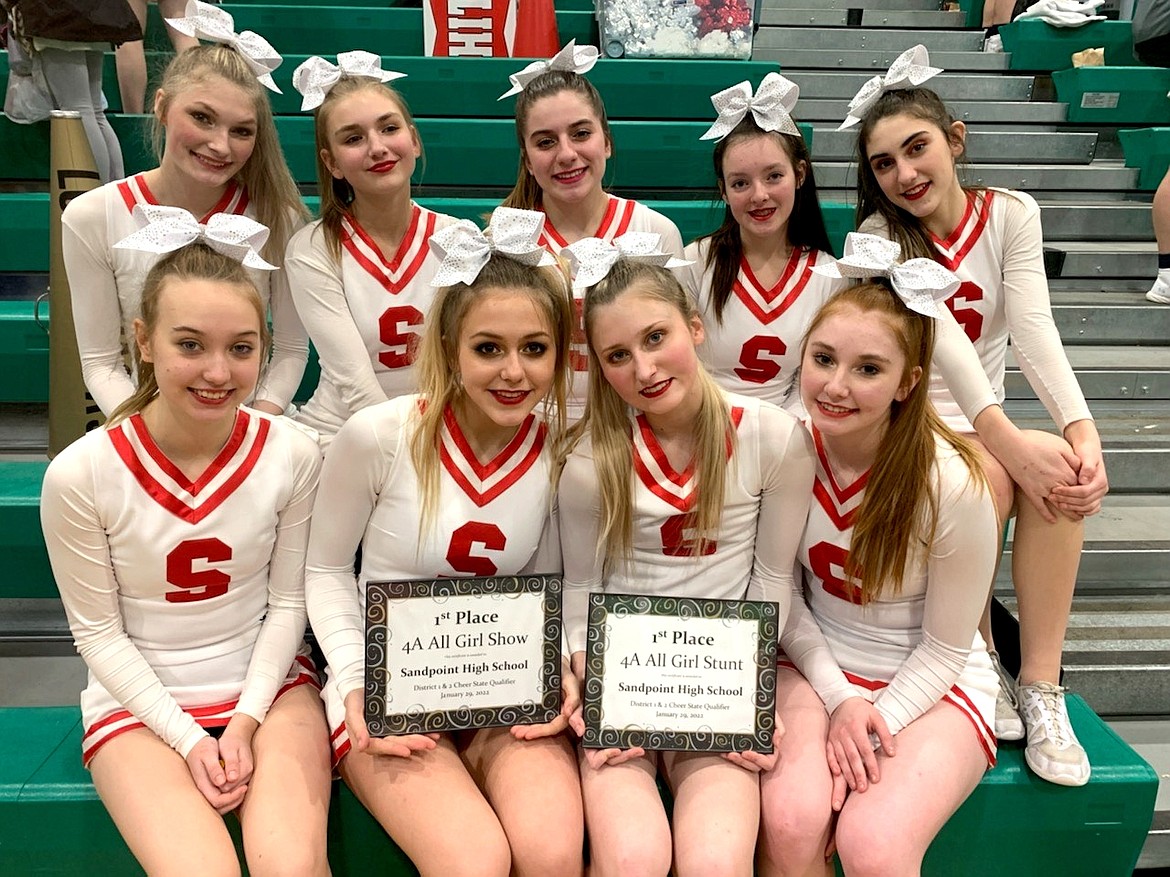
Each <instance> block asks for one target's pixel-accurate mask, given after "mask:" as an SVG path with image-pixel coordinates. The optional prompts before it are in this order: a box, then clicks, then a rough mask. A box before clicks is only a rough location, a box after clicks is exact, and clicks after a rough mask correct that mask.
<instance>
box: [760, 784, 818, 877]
mask: <svg viewBox="0 0 1170 877" xmlns="http://www.w3.org/2000/svg"><path fill="white" fill-rule="evenodd" d="M812 797H813V796H809V795H807V794H803V795H802V794H797V795H786V796H779V795H765V796H764V797H763V800H762V806H761V811H760V854H761V857H762V859H763V861H764V863H765V864H767V865H768V866H769V867H770V868H772V869H773V870H774V872H775V873H778V874H787V873H794V874H800V873H805V872H806V871H807V870H808V869H809V868H810V867H811V866H812V865H813V864H814V863H816V862H819V861H823V860H824V857H825V847H826V845H827V844H828V841H829V823H830V820H831V819H832V808H831V807H830V806H829V802H828V801H823V802H820V803H821V805H822V806H817V802H815V801H814V800H812Z"/></svg>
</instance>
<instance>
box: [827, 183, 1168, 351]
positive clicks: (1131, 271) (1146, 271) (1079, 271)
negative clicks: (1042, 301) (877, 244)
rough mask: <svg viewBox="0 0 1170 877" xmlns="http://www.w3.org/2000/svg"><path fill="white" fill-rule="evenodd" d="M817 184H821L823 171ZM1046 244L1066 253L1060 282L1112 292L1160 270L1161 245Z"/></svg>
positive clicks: (1148, 280)
mask: <svg viewBox="0 0 1170 877" xmlns="http://www.w3.org/2000/svg"><path fill="white" fill-rule="evenodd" d="M817 181H818V182H820V168H817ZM1044 245H1045V246H1046V247H1048V248H1049V249H1054V250H1062V251H1063V252H1064V254H1065V255H1064V265H1063V267H1062V268H1061V272H1060V279H1061V280H1064V279H1065V278H1072V277H1084V278H1094V279H1098V280H1099V281H1100V283H1101V286H1102V288H1103V289H1105V290H1106V291H1111V290H1112V289H1113V281H1114V280H1115V279H1117V278H1123V277H1124V278H1134V279H1139V280H1142V281H1143V282H1145V283H1146V284H1147V286H1148V285H1149V284H1150V283H1152V282H1153V280H1154V275H1155V274H1156V273H1157V270H1158V245H1157V244H1156V243H1154V242H1153V241H1111V242H1109V243H1100V242H1097V241H1045V244H1044ZM1155 319H1160V318H1155ZM1166 337H1167V336H1166V335H1165V334H1164V335H1163V336H1162V338H1163V339H1165V338H1166Z"/></svg>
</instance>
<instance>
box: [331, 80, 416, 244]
mask: <svg viewBox="0 0 1170 877" xmlns="http://www.w3.org/2000/svg"><path fill="white" fill-rule="evenodd" d="M359 91H372V92H374V93H375V94H381V95H383V96H385V97H387V98H389V99H390V100H391V101H393V102H394V103H395V104H396V105H397V106H398V110H399V112H400V113H401V114H402V118H403V121H405V122H406V126H407V127H408V128H409V129H410V133H411V135H412V136H413V137H414V141H415V143H417V144H418V148H419V160H420V161H421V160H422V158H423V152H422V139H421V138H420V137H419V135H418V127H417V126H416V125H415V123H414V116H412V115H411V114H410V107H409V106H407V104H406V99H405V98H403V96H402V95H401V94H399V93H398V92H397V91H396V90H395V89H393V88H391V87H390V86H389V85H387V84H386V83H384V82H379V81H378V80H376V79H370V78H369V77H366V76H343V77H341V80H340V81H339V82H338V83H337V84H336V85H334V86H333V88H331V89H330V90H329V93H328V94H326V95H325V100H323V101H322V102H321V105H320V106H319V107H317V109H316V110H314V111H313V139H314V145H315V147H316V150H317V151H316V156H317V191H318V192H320V193H321V225H320V229H321V230H323V233H324V235H325V243H326V246H328V247H329V252H330V253H331V254H332V255H333V258H334V259H337V260H340V259H341V222H342V220H343V219H345V218H346V217H347V216H348V215H349V211H350V205H351V204H352V203H353V187H352V186H350V184H349V183H348V182H347V181H346V180H339V179H337V178H336V177H334V176H333V174H332V173H330V171H329V168H328V166H327V165H326V164H325V160H324V159H323V158H322V157H321V154H322V151H325V152H330V153H332V149H331V146H332V144H330V142H329V114H330V112H331V111H332V110H333V107H334V106H335V105H336V104H337V103H338V102H339V101H341V100H343V99H344V98H347V97H349V96H350V95H352V94H356V93H358V92H359Z"/></svg>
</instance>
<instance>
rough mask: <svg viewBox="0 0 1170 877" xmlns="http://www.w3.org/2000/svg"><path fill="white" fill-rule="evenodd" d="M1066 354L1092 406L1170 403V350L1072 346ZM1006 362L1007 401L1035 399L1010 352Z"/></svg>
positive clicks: (1161, 348) (1163, 348) (1012, 352)
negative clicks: (1115, 402)
mask: <svg viewBox="0 0 1170 877" xmlns="http://www.w3.org/2000/svg"><path fill="white" fill-rule="evenodd" d="M1065 353H1066V355H1067V356H1068V360H1069V363H1070V364H1071V365H1072V367H1073V370H1074V371H1076V373H1077V380H1078V381H1079V382H1080V385H1081V390H1082V391H1083V392H1084V394H1085V398H1086V399H1088V400H1089V401H1090V404H1092V402H1093V400H1097V399H1112V400H1132V401H1137V402H1145V401H1147V400H1151V399H1170V347H1122V346H1106V345H1085V346H1083V347H1081V346H1072V345H1070V346H1069V347H1067V348H1065ZM1007 362H1008V372H1007V376H1006V378H1005V380H1004V386H1005V388H1006V390H1007V395H1008V398H1011V399H1034V398H1036V394H1035V393H1034V392H1033V391H1032V388H1031V387H1030V386H1029V385H1028V382H1027V381H1026V380H1025V379H1024V376H1023V374H1021V373H1020V371H1019V369H1018V366H1017V365H1016V359H1015V352H1014V351H1013V350H1012V349H1011V348H1009V349H1008V357H1007Z"/></svg>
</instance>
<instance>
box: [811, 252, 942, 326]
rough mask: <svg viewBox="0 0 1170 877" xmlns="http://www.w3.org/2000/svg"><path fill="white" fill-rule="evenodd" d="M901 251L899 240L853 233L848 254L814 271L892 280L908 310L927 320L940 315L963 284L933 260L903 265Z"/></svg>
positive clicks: (914, 260) (839, 275)
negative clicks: (900, 259) (945, 303)
mask: <svg viewBox="0 0 1170 877" xmlns="http://www.w3.org/2000/svg"><path fill="white" fill-rule="evenodd" d="M901 252H902V248H901V247H900V246H898V244H897V242H895V241H888V240H886V239H885V238H880V237H878V236H877V235H873V234H861V233H859V232H850V233H849V234H848V235H846V236H845V255H844V256H842V257H841V258H840V259H838V260H837V261H836V263H834V264H829V265H817V266H816V267H815V268H813V271H815V272H816V273H817V274H823V275H825V276H826V277H837V278H840V277H855V278H867V277H888V278H889V279H890V285H891V286H893V288H894V292H895V293H897V295H898V298H900V299H902V301H903V303H904V304H905V305H906V307H908V308H910V310H912V311H915V312H916V313H919V314H922V315H923V316H926V317H938V316H940V315H941V312H940V311H939V305H940V304H941V303H942V302H945V301H946V300H947V299H948V298H950V297H951V296H952V295H954V293H955V290H957V289H958V288H959V284H960V283H961V282H962V281H960V280H959V278H958V277H956V276H955V275H954V274H953V273H952V272H950V271H948V270H947V269H946V268H944V267H943V266H942V265H940V264H939V263H938V262H935V261H934V260H933V259H911V260H910V261H908V262H899V261H898V256H899V255H900V254H901Z"/></svg>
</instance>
